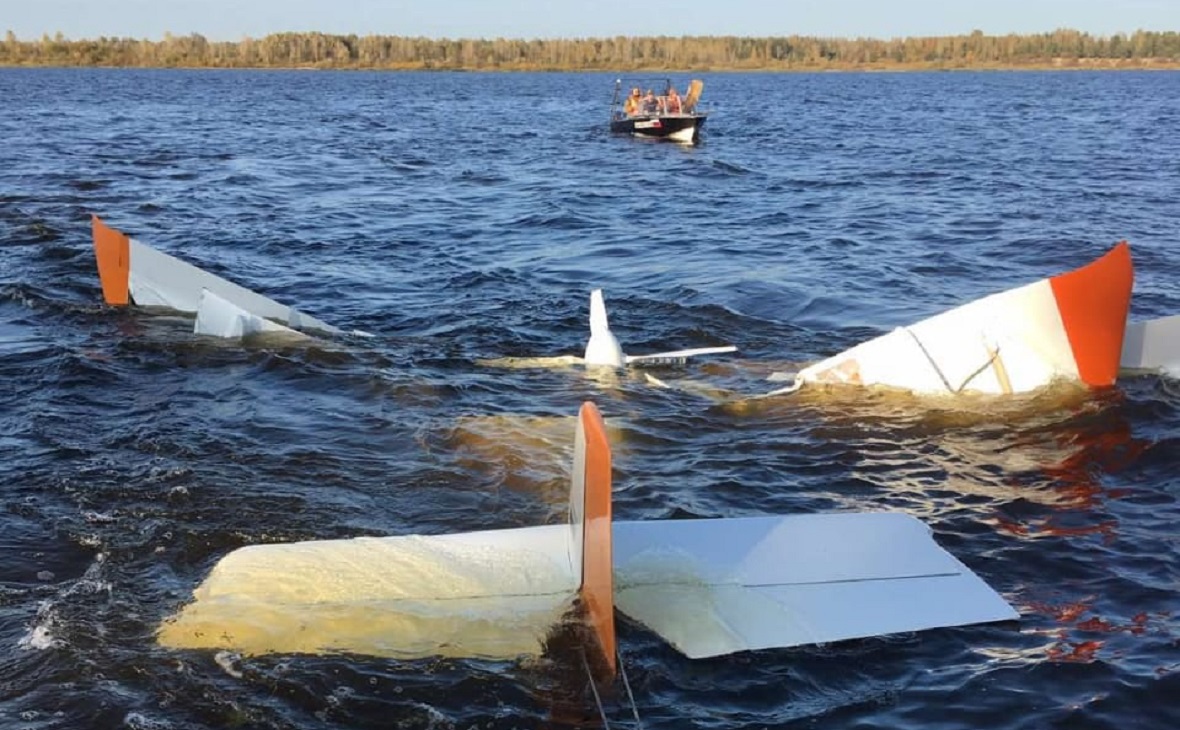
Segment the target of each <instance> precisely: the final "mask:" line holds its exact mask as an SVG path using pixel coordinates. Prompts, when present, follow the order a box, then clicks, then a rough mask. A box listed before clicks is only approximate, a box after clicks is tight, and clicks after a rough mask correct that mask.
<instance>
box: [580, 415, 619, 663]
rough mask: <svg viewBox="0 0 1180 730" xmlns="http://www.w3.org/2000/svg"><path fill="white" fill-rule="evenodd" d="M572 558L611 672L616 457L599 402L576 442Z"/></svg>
mask: <svg viewBox="0 0 1180 730" xmlns="http://www.w3.org/2000/svg"><path fill="white" fill-rule="evenodd" d="M570 500H571V501H570V527H571V536H572V537H573V541H572V544H571V551H570V556H571V559H573V560H575V564H574V571H575V574H576V575H579V576H580V578H581V581H580V584H581V587H580V588H579V591H578V592H579V595H580V597H581V599H582V603H583V605H584V606H585V607H586V621H587V623H588V624H589V626H590V629H591V630H592V635H593V637H594V640H595V641H594V643H596V644H597V646H596V647H595V648H597V649H598V650H599V651H601V654H602V657H601V658H602V661H603V662H604V663H605V666H606V667H607V668H608V670H609V672H610V675H611V676H613V675H614V673H615V671H616V665H615V656H616V650H615V607H614V579H613V573H614V565H613V563H612V560H611V456H610V444H609V443H608V442H607V440H606V427H605V425H604V424H603V421H602V415H601V414H599V412H598V408H597V407H595V405H594V404H593V403H590V402H589V401H587V402H586V403H584V404H582V409H581V411H579V413H578V425H577V436H576V438H575V442H574V474H573V487H572V489H571V491H570Z"/></svg>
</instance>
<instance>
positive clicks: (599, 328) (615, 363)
mask: <svg viewBox="0 0 1180 730" xmlns="http://www.w3.org/2000/svg"><path fill="white" fill-rule="evenodd" d="M583 359H584V360H585V361H586V364H587V365H606V366H610V367H616V368H621V367H623V365H624V363H625V362H626V358H625V357H624V356H623V348H622V347H620V346H619V341H618V339H616V338H615V336H614V333H612V332H611V331H610V325H609V324H608V323H607V320H606V302H605V301H603V298H602V290H601V289H595V290H594V291H592V292H590V341H589V342H587V343H586V354H585V356H584V357H583Z"/></svg>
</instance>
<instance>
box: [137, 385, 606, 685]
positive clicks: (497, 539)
mask: <svg viewBox="0 0 1180 730" xmlns="http://www.w3.org/2000/svg"><path fill="white" fill-rule="evenodd" d="M574 463H575V468H574V472H573V478H572V480H571V482H572V483H571V491H570V516H569V520H568V522H567V523H566V524H558V525H540V526H536V527H523V528H513V529H505V530H485V531H478V532H467V533H458V534H451V535H403V536H396V537H381V538H373V537H361V538H354V539H346V540H315V541H306V542H297V543H284V544H273V545H252V546H248V547H244V548H240V549H238V550H235V551H233V552H231V553H229V554H228V555H226V556H225V557H223V558H222V559H221V560H220V561H219V562H218V563H217V564H216V565H215V566H214V568H213V570H212V571H211V572H210V573H209V575H208V576H207V577H206V578H205V580H204V581H203V582H202V583H201V585H200V586H198V587H197V589H196V590H195V591H194V592H193V600H192V601H191V602H189V603H187V604H186V605H185V606H183V607H182V608H181V609H180V611H179V612H178V613H177V614H176V615H175V616H173V617H171V618H169V619H167V620H165V621H164V622H163V623H162V624H161V626H160V628H159V630H158V632H157V640H158V642H159V643H160V644H161V645H163V646H166V647H170V648H176V649H208V648H222V649H232V650H235V651H240V652H242V653H245V654H265V653H273V652H281V653H314V654H318V653H356V654H366V655H372V656H385V657H397V658H414V657H425V656H436V655H443V656H458V657H485V658H499V659H511V658H517V657H519V656H522V655H536V654H539V653H540V652H541V650H542V648H543V643H544V640H545V638H546V635H547V634H548V633H549V631H550V630H551V629H552V628H553V627H554V626H556V625H557V624H558V623H559V622H560V621H562V619H563V617H564V616H565V615H566V614H567V612H568V611H569V610H570V608H571V606H572V604H573V602H574V599H575V597H579V598H580V599H581V603H582V604H584V606H585V608H586V611H587V622H588V624H589V625H590V627H591V628H592V629H593V630H594V633H593V634H592V635H593V636H594V637H595V641H596V643H597V645H598V646H599V647H600V648H599V651H600V652H601V654H602V656H603V658H604V659H605V660H606V662H607V665H608V666H609V667H611V670H612V671H613V667H614V661H615V644H614V608H613V604H612V587H611V560H610V492H609V490H610V476H609V475H610V450H609V447H608V446H607V445H606V436H605V430H604V429H603V427H602V424H601V417H600V416H599V414H598V411H597V409H595V408H594V406H593V405H592V404H586V405H584V406H583V407H582V412H581V414H580V417H579V421H578V426H577V435H576V440H575V448H574ZM604 474H605V475H606V476H605V478H604V477H603V475H604ZM603 489H605V490H606V491H603Z"/></svg>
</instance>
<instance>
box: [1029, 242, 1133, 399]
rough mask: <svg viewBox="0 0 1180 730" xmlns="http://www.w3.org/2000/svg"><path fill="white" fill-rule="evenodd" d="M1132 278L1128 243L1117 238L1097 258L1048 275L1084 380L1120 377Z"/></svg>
mask: <svg viewBox="0 0 1180 730" xmlns="http://www.w3.org/2000/svg"><path fill="white" fill-rule="evenodd" d="M1134 278H1135V274H1134V267H1133V266H1132V264H1131V247H1130V246H1129V245H1128V244H1127V242H1126V241H1121V242H1120V243H1119V244H1118V245H1117V246H1115V247H1114V248H1113V249H1111V250H1110V251H1109V252H1107V253H1106V255H1104V256H1103V257H1102V258H1100V259H1098V260H1097V261H1094V262H1093V263H1090V264H1088V265H1086V266H1083V267H1082V268H1080V269H1077V270H1076V271H1071V272H1069V273H1067V274H1061V275H1060V276H1054V277H1052V278H1051V279H1049V284H1050V286H1052V288H1053V296H1054V298H1055V299H1056V300H1057V310H1058V311H1059V312H1060V313H1061V323H1062V324H1063V325H1064V326H1065V335H1066V337H1067V338H1069V346H1070V349H1072V350H1073V358H1074V362H1075V363H1077V366H1078V376H1079V377H1080V378H1081V379H1082V382H1083V383H1085V384H1086V385H1089V386H1091V387H1104V386H1109V385H1113V384H1114V381H1115V379H1116V378H1117V377H1118V374H1119V357H1120V354H1121V353H1122V351H1123V334H1124V332H1125V330H1126V327H1127V311H1128V309H1129V308H1130V306H1131V287H1132V285H1133V284H1134Z"/></svg>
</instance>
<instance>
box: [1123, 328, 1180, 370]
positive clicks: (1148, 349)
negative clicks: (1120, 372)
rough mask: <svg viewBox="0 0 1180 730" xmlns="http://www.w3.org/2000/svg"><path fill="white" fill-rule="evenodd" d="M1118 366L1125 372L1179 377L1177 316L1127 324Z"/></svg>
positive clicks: (1179, 339)
mask: <svg viewBox="0 0 1180 730" xmlns="http://www.w3.org/2000/svg"><path fill="white" fill-rule="evenodd" d="M1119 364H1120V365H1121V366H1122V367H1124V368H1126V369H1128V370H1163V371H1166V372H1170V373H1173V374H1176V373H1180V314H1174V315H1172V316H1171V317H1161V318H1159V319H1152V320H1149V321H1146V322H1133V323H1131V324H1128V325H1127V334H1126V336H1125V337H1124V338H1123V354H1122V358H1121V359H1120V361H1119Z"/></svg>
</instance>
